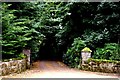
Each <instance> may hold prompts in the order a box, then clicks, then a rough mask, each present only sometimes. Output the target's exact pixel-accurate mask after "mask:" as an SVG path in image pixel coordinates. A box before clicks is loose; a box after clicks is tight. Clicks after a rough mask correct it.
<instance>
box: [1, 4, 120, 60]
mask: <svg viewBox="0 0 120 80" xmlns="http://www.w3.org/2000/svg"><path fill="white" fill-rule="evenodd" d="M119 23H120V3H114V2H107V3H100V2H99V3H90V2H86V3H85V2H83V3H82V2H77V3H73V2H48V3H47V2H25V3H24V2H19V3H17V4H16V3H2V28H3V33H2V39H3V41H2V46H3V50H2V52H3V53H2V54H3V55H6V54H14V55H16V56H17V55H18V54H19V53H21V52H22V49H24V48H30V49H31V51H32V55H33V56H34V57H35V56H37V58H44V57H43V56H45V57H53V58H60V59H62V55H63V54H66V52H67V50H68V49H69V48H70V47H71V44H72V43H73V42H74V39H75V38H78V37H80V39H81V40H83V41H84V42H85V44H86V46H88V47H90V48H91V49H92V50H93V52H94V51H95V50H96V49H97V48H103V47H104V45H105V44H106V43H116V44H119V40H120V39H119V38H120V37H119V36H120V34H119V32H120V24H119ZM78 41H79V40H78ZM118 51H119V50H118ZM41 55H42V57H41ZM5 58H7V56H5Z"/></svg>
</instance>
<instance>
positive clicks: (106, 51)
mask: <svg viewBox="0 0 120 80" xmlns="http://www.w3.org/2000/svg"><path fill="white" fill-rule="evenodd" d="M119 48H120V47H119V45H118V44H116V43H107V44H105V46H104V48H97V50H96V52H95V53H94V55H93V58H95V59H108V60H120V53H119V51H118V49H119Z"/></svg>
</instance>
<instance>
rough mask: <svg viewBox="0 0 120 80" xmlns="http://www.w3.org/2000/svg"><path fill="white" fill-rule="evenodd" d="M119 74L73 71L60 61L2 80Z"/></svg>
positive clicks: (40, 65) (111, 76)
mask: <svg viewBox="0 0 120 80" xmlns="http://www.w3.org/2000/svg"><path fill="white" fill-rule="evenodd" d="M118 77H119V76H118V75H117V74H108V73H98V72H90V71H81V70H77V69H71V68H69V67H67V66H66V65H65V64H63V63H62V62H59V61H37V62H35V63H33V67H32V68H31V69H30V70H27V71H25V72H22V73H21V74H11V75H8V76H2V78H118Z"/></svg>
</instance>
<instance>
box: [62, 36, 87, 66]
mask: <svg viewBox="0 0 120 80" xmlns="http://www.w3.org/2000/svg"><path fill="white" fill-rule="evenodd" d="M85 46H86V44H85V42H84V41H83V40H81V39H80V38H79V37H78V38H75V39H74V42H73V43H72V47H71V48H69V49H68V50H67V52H66V54H64V56H63V61H64V63H66V64H67V65H69V66H70V67H78V64H79V62H80V57H81V50H82V49H83V48H84V47H85Z"/></svg>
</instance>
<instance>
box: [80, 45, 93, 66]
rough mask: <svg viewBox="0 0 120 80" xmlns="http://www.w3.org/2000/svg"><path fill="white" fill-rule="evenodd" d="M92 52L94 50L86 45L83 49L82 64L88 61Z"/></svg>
mask: <svg viewBox="0 0 120 80" xmlns="http://www.w3.org/2000/svg"><path fill="white" fill-rule="evenodd" d="M91 52H92V50H90V49H89V48H88V47H85V48H84V49H82V51H81V56H82V64H84V63H85V61H87V60H88V59H89V58H91Z"/></svg>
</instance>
